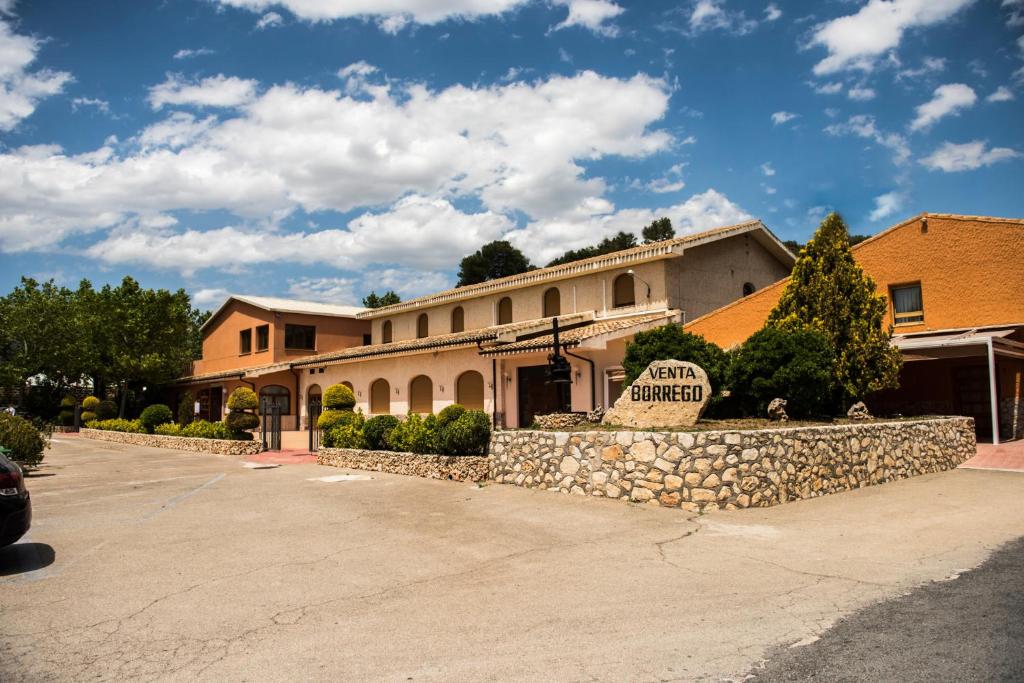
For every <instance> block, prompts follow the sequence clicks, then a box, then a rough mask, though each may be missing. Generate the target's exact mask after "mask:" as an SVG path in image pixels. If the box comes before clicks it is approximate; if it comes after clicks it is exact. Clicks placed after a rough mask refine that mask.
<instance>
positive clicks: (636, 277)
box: [626, 268, 651, 301]
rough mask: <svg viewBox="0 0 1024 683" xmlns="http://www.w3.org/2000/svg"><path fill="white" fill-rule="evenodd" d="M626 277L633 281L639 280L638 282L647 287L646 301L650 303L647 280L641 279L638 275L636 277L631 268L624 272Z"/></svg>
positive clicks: (649, 285) (649, 287)
mask: <svg viewBox="0 0 1024 683" xmlns="http://www.w3.org/2000/svg"><path fill="white" fill-rule="evenodd" d="M626 275H629V276H630V277H631V278H633V279H634V280H639V281H640V282H642V283H644V284H645V285H647V300H648V301H650V300H651V283H650V282H648V281H647V280H645V279H643V278H642V277H640V276H639V275H637V274H636V272H634V271H633V269H632V268H630V269H629V270H627V271H626Z"/></svg>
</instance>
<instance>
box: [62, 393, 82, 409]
mask: <svg viewBox="0 0 1024 683" xmlns="http://www.w3.org/2000/svg"><path fill="white" fill-rule="evenodd" d="M76 405H78V401H77V400H75V397H74V396H72V395H71V394H68V395H67V396H65V397H64V398H62V399H61V400H60V407H61V408H70V409H72V410H74V408H75V406H76Z"/></svg>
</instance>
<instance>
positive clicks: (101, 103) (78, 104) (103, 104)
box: [71, 97, 110, 114]
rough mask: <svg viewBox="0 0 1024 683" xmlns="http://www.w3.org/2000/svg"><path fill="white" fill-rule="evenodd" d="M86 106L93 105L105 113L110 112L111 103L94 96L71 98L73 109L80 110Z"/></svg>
mask: <svg viewBox="0 0 1024 683" xmlns="http://www.w3.org/2000/svg"><path fill="white" fill-rule="evenodd" d="M85 107H93V108H95V109H96V110H97V111H100V112H103V113H104V114H109V113H110V103H109V102H107V101H106V100H101V99H99V98H94V97H76V98H74V99H72V100H71V111H78V110H79V109H84V108H85Z"/></svg>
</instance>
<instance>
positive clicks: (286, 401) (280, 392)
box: [260, 384, 292, 415]
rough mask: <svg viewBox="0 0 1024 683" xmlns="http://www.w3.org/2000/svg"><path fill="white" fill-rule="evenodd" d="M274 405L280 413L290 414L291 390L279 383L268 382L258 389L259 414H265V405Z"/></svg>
mask: <svg viewBox="0 0 1024 683" xmlns="http://www.w3.org/2000/svg"><path fill="white" fill-rule="evenodd" d="M271 405H276V406H277V407H278V408H280V409H281V412H280V414H281V415H291V414H292V392H290V391H288V388H287V387H283V386H281V385H280V384H268V385H267V386H265V387H263V388H262V389H260V415H265V414H266V411H267V407H268V406H271Z"/></svg>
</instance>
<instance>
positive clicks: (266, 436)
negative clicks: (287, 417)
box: [260, 401, 281, 451]
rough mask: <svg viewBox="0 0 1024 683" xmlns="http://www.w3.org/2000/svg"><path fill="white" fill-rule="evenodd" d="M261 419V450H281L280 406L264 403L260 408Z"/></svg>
mask: <svg viewBox="0 0 1024 683" xmlns="http://www.w3.org/2000/svg"><path fill="white" fill-rule="evenodd" d="M262 408H263V410H261V411H260V412H262V413H263V419H262V420H261V421H260V435H261V437H262V439H263V450H265V451H279V450H281V406H279V405H277V404H274V403H270V402H269V401H268V402H265V403H264V404H263V406H262Z"/></svg>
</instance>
